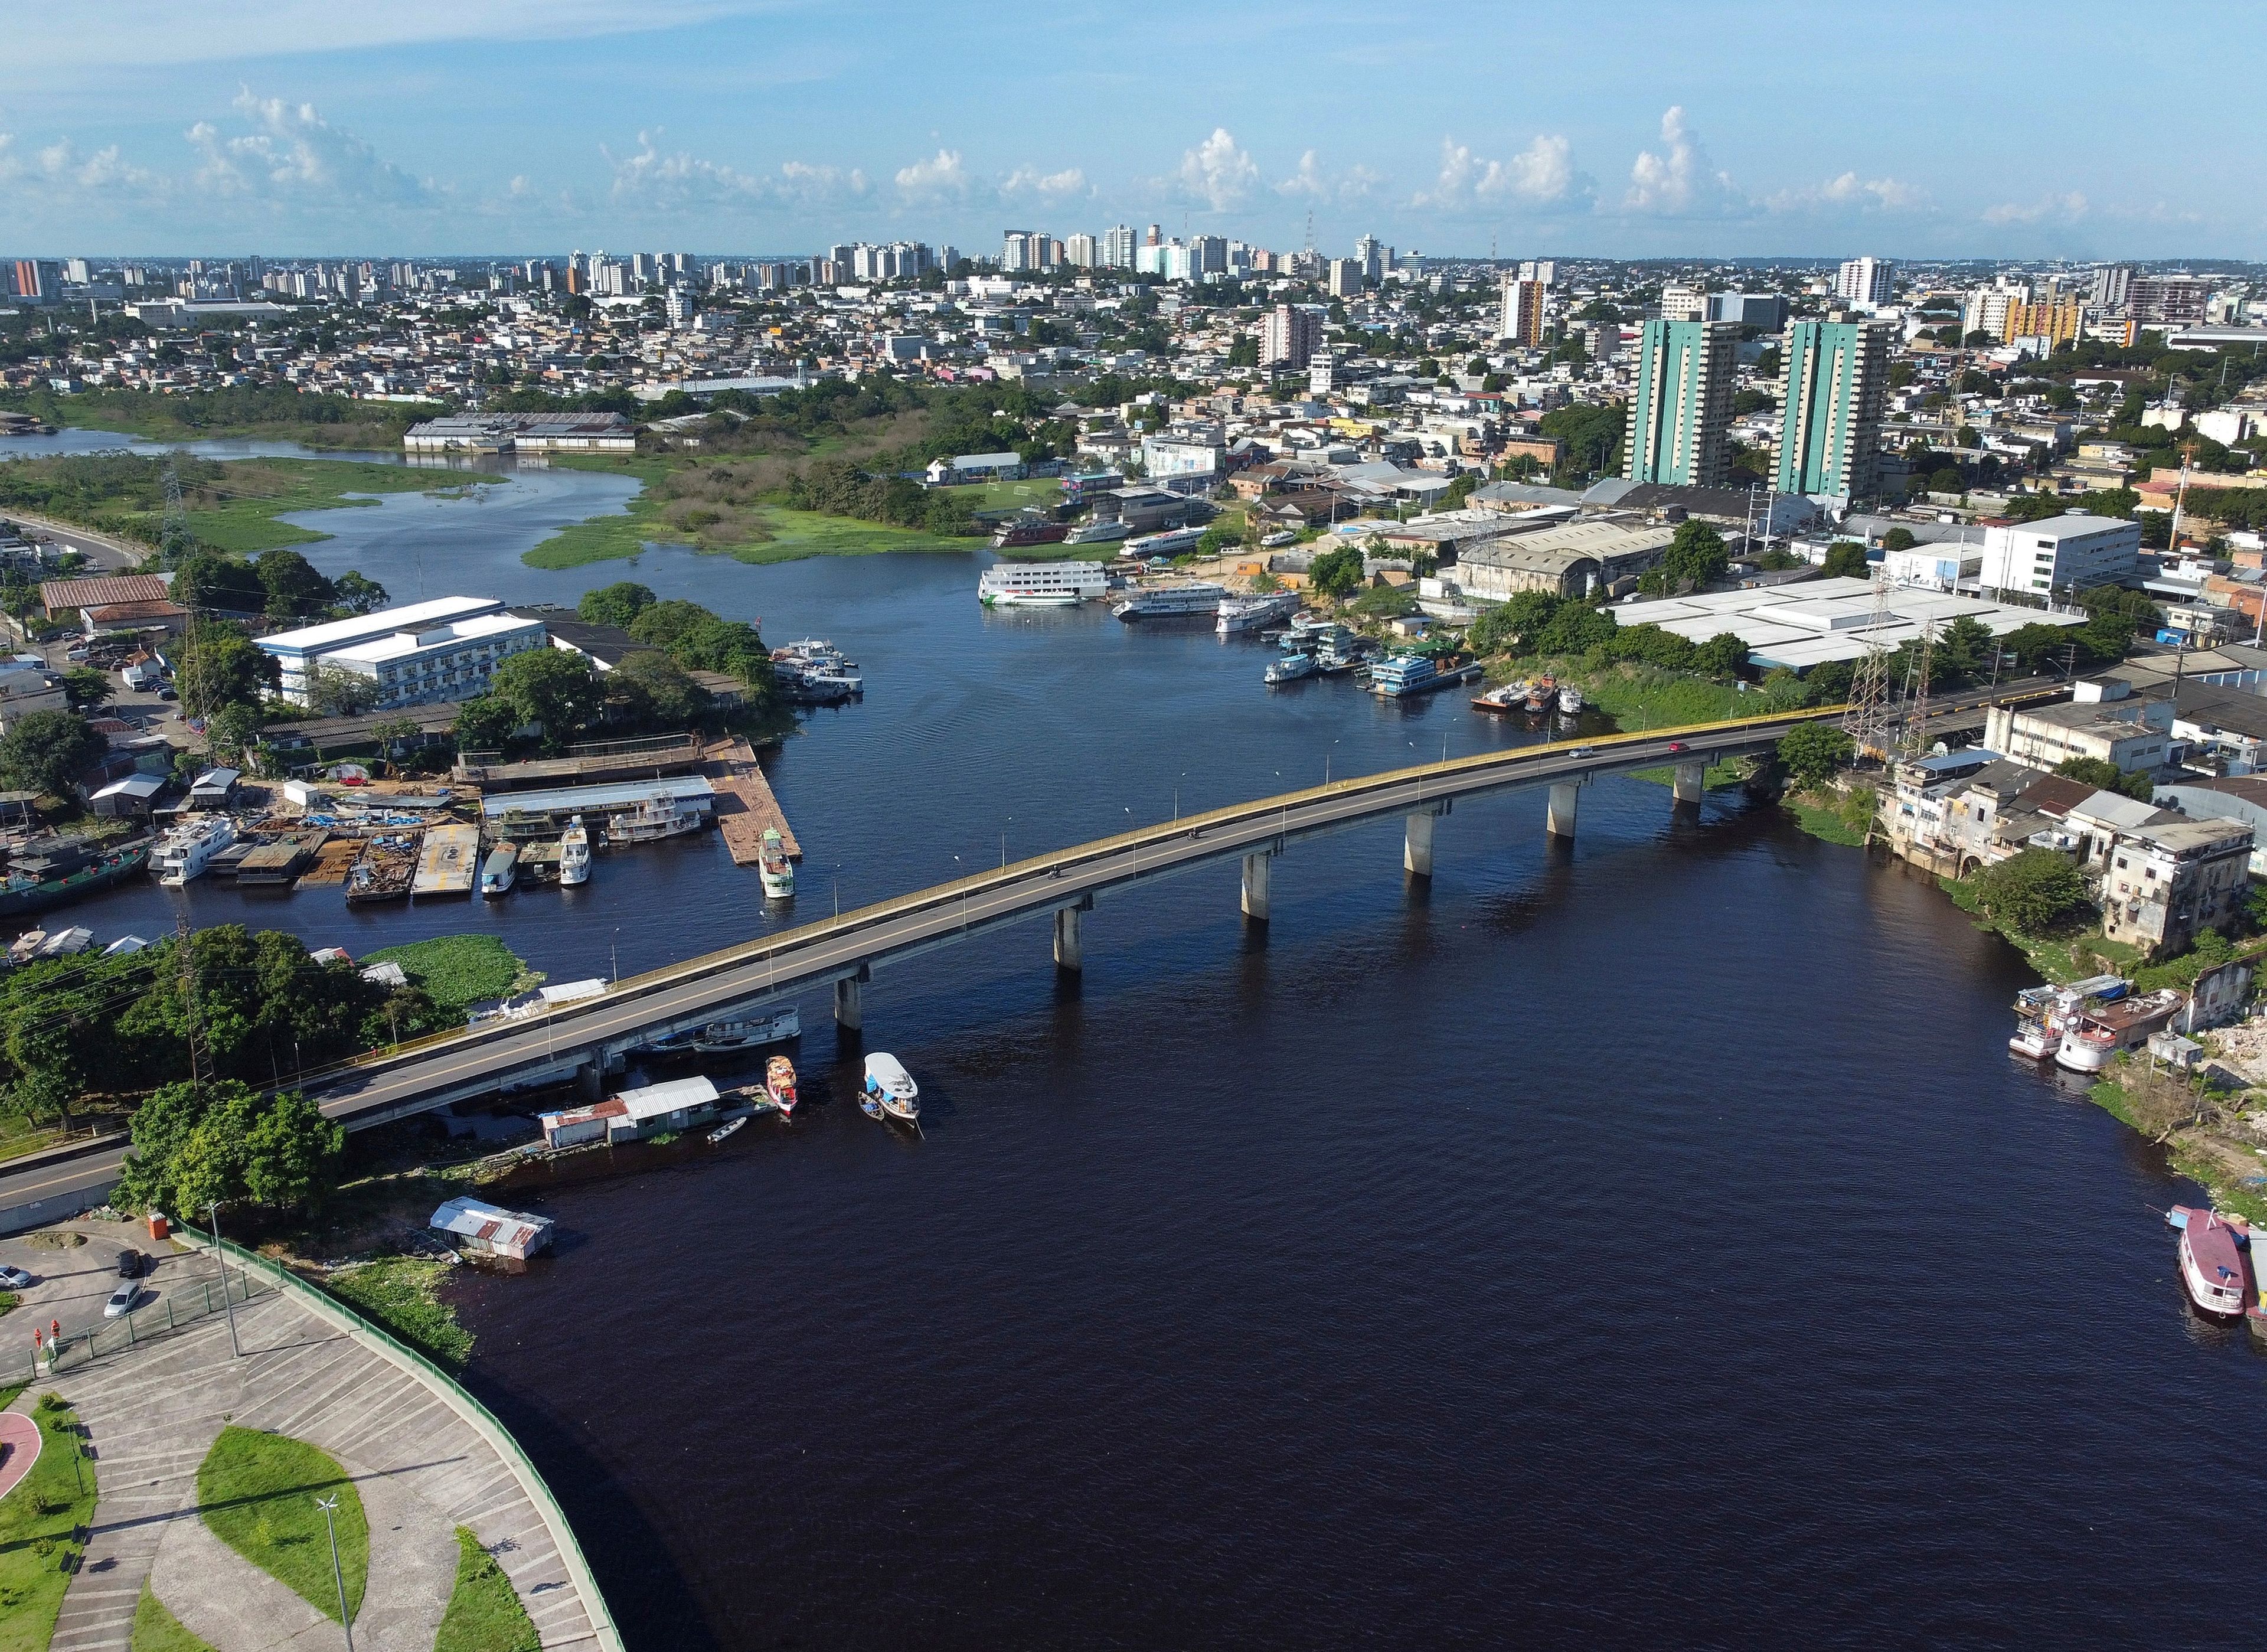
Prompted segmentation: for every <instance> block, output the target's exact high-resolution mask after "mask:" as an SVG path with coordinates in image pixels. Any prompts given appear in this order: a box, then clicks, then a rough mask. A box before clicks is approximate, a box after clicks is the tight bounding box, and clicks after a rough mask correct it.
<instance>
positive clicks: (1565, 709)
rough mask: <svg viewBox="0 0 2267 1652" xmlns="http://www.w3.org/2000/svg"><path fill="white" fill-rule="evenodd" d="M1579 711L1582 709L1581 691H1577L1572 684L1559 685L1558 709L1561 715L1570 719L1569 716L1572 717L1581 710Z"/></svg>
mask: <svg viewBox="0 0 2267 1652" xmlns="http://www.w3.org/2000/svg"><path fill="white" fill-rule="evenodd" d="M1581 709H1582V691H1581V689H1579V688H1577V687H1575V686H1574V684H1572V683H1561V684H1559V710H1560V711H1561V712H1562V713H1564V714H1565V715H1566V716H1570V717H1571V716H1574V714H1575V713H1576V712H1578V711H1580V710H1581Z"/></svg>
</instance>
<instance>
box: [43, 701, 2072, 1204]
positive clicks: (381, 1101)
mask: <svg viewBox="0 0 2267 1652" xmlns="http://www.w3.org/2000/svg"><path fill="white" fill-rule="evenodd" d="M2008 697H2009V696H2007V695H2006V694H2001V695H2000V696H1999V698H2002V699H2006V698H2008ZM2015 697H2017V698H2036V697H2038V696H2036V695H2020V696H2015ZM1991 698H1992V695H1991V694H1986V693H1977V694H1969V695H1965V696H1958V697H1955V698H1952V699H1949V700H1948V701H1941V702H1939V709H1940V710H1941V712H1944V713H1948V714H1954V715H1957V714H1958V713H1960V712H1961V711H1963V710H1964V709H1970V708H1972V707H1974V706H1977V705H1981V704H1982V703H1984V702H1985V701H1986V700H1988V699H1991ZM1844 710H1845V708H1843V707H1838V706H1837V707H1829V708H1824V709H1811V710H1801V711H1792V712H1786V713H1780V714H1777V715H1774V716H1762V717H1749V718H1743V719H1740V720H1737V721H1735V722H1728V723H1702V724H1697V725H1694V726H1691V727H1689V728H1673V729H1661V730H1654V731H1645V732H1640V733H1635V734H1618V735H1609V736H1604V737H1601V738H1595V739H1589V740H1562V741H1555V742H1552V743H1549V744H1544V745H1526V746H1519V747H1515V748H1512V749H1510V750H1506V751H1497V752H1488V753H1480V754H1478V755H1476V756H1471V757H1459V758H1451V759H1449V760H1446V761H1443V762H1438V763H1422V764H1419V765H1417V766H1416V767H1411V768H1400V769H1393V770H1389V771H1387V772H1385V773H1383V774H1376V775H1360V776H1356V777H1354V778H1350V779H1346V780H1339V781H1333V782H1330V783H1328V784H1326V785H1322V786H1316V787H1311V788H1309V789H1304V790H1300V791H1292V792H1286V793H1283V794H1282V795H1280V796H1279V797H1263V798H1259V799H1258V800H1256V801H1254V802H1251V803H1243V804H1231V805H1230V806H1229V807H1227V808H1223V809H1214V810H1212V811H1208V812H1207V813H1203V814H1196V815H1187V816H1183V817H1181V818H1179V819H1175V820H1173V821H1170V822H1161V823H1159V824H1157V825H1155V826H1142V827H1139V828H1136V829H1134V830H1133V831H1129V832H1125V833H1119V834H1118V835H1116V836H1114V837H1107V838H1102V839H1098V840H1097V841H1093V842H1089V843H1081V844H1077V845H1075V846H1073V847H1071V848H1063V849H1057V850H1053V851H1051V852H1049V853H1047V854H1045V855H1036V856H1034V857H1032V858H1031V859H1028V860H1023V861H1016V862H1011V863H1008V864H1006V865H1004V866H1001V867H1000V868H998V869H997V870H985V871H982V872H979V873H976V874H974V875H972V876H970V877H962V878H958V879H956V880H955V881H953V882H950V883H946V884H939V885H935V886H933V887H931V888H928V889H923V890H919V891H916V892H913V893H911V894H906V895H901V896H899V897H897V898H895V899H889V900H884V901H880V902H877V903H875V904H874V905H871V906H868V907H859V908H857V909H855V910H854V911H850V912H845V913H842V914H839V915H838V916H835V917H832V918H828V919H825V920H822V921H818V922H816V923H811V924H805V925H802V926H799V927H797V928H796V929H787V930H783V931H781V932H780V933H779V934H777V935H775V936H772V937H770V938H769V939H767V940H763V941H758V942H751V943H745V944H743V945H739V946H735V947H729V948H726V949H725V950H723V951H717V952H711V953H708V954H706V955H704V956H701V957H699V958H688V959H686V960H685V961H683V962H681V963H677V964H672V965H669V966H665V967H664V968H661V969H657V970H652V971H649V972H647V973H644V974H642V975H635V976H631V977H629V978H628V979H627V980H621V981H619V982H616V983H614V984H613V986H611V987H610V988H608V989H607V990H606V991H605V993H604V994H603V995H599V996H598V997H595V998H591V999H585V1000H582V1001H580V1002H575V1003H571V1004H565V1005H561V1006H560V1007H558V1008H556V1009H554V1010H549V1011H547V1012H546V1013H544V1014H541V1015H539V1016H537V1017H532V1018H525V1019H517V1020H513V1021H510V1022H505V1023H501V1024H494V1023H492V1024H485V1025H482V1026H479V1027H473V1028H469V1029H465V1030H462V1031H451V1032H444V1033H438V1034H435V1035H433V1036H431V1037H429V1038H427V1039H421V1040H418V1041H415V1042H413V1043H409V1044H404V1045H400V1046H394V1047H392V1048H388V1049H385V1050H380V1051H373V1052H371V1053H370V1054H367V1055H364V1056H363V1057H361V1058H359V1059H358V1060H356V1061H351V1062H348V1063H344V1064H342V1065H341V1066H339V1067H336V1068H327V1069H320V1070H316V1071H311V1072H308V1073H304V1074H300V1075H296V1076H294V1079H293V1083H295V1084H297V1085H298V1086H300V1087H303V1088H304V1090H306V1092H307V1093H308V1094H309V1095H310V1096H312V1097H314V1098H316V1099H317V1100H318V1102H319V1105H321V1107H322V1110H323V1112H325V1113H326V1115H328V1116H329V1117H331V1118H334V1119H337V1120H340V1121H341V1122H342V1123H344V1124H345V1125H346V1126H347V1127H348V1129H350V1130H351V1129H362V1128H366V1127H370V1126H372V1125H378V1124H384V1123H386V1122H389V1121H391V1120H396V1119H401V1118H405V1117H407V1116H409V1115H411V1114H413V1113H418V1112H427V1111H429V1110H431V1109H434V1108H437V1107H442V1106H445V1105H449V1104H450V1103H451V1102H456V1101H465V1100H471V1099H474V1098H481V1097H494V1096H497V1095H500V1094H502V1093H503V1090H504V1088H505V1086H507V1085H510V1087H512V1088H514V1089H523V1088H532V1087H535V1086H538V1085H546V1084H553V1083H565V1082H569V1081H579V1082H580V1083H582V1084H583V1087H584V1089H585V1091H586V1093H587V1094H589V1095H591V1096H592V1097H593V1098H595V1097H597V1096H598V1095H599V1094H600V1093H602V1091H603V1089H604V1085H605V1075H606V1074H607V1073H609V1072H611V1071H618V1070H620V1069H621V1068H624V1067H625V1066H627V1061H628V1058H629V1055H630V1054H631V1052H633V1051H634V1050H635V1049H637V1048H638V1047H639V1046H642V1045H643V1044H646V1043H648V1042H649V1041H651V1040H653V1039H660V1038H665V1037H668V1036H670V1035H671V1034H673V1033H679V1032H691V1031H694V1030H697V1029H699V1028H701V1027H703V1026H706V1025H708V1024H709V1023H711V1022H715V1021H720V1020H729V1019H731V1018H733V1017H735V1016H737V1015H741V1014H747V1013H755V1012H760V1011H762V1010H765V1009H766V1008H767V1007H769V1006H770V1005H771V1004H772V1003H773V1002H774V1001H784V1000H785V999H787V998H789V996H791V995H795V994H797V993H801V992H806V991H809V990H811V989H812V988H818V987H827V986H831V987H832V988H833V1005H834V1016H835V1019H836V1020H837V1022H838V1023H840V1024H841V1025H842V1026H843V1027H844V1028H846V1029H847V1030H850V1031H852V1032H856V1031H858V1030H860V1029H862V1026H863V1024H864V1019H865V1007H866V1006H865V999H866V988H867V986H868V985H869V982H870V981H871V980H872V978H873V973H874V971H875V970H876V969H877V967H880V966H884V965H885V964H889V963H893V962H897V961H899V960H902V959H904V958H912V957H914V956H917V955H919V954H921V953H922V952H926V951H932V950H934V949H935V948H938V947H943V946H949V945H952V944H955V943H958V942H960V941H963V940H965V939H967V938H968V937H969V936H973V935H978V934H982V933H985V932H987V931H988V930H992V929H1000V928H1002V927H1005V926H1007V925H1009V924H1015V923H1020V922H1024V921H1031V920H1033V919H1036V918H1039V917H1043V916H1045V917H1051V919H1052V921H1053V962H1054V966H1055V967H1056V968H1058V969H1061V970H1067V971H1074V972H1075V971H1077V970H1079V969H1080V968H1082V966H1083V962H1084V933H1085V924H1086V915H1087V914H1089V913H1090V912H1091V911H1093V910H1094V907H1095V902H1096V899H1097V897H1098V896H1100V895H1103V894H1106V893H1111V894H1114V893H1116V892H1119V891H1122V890H1126V889H1128V888H1131V887H1133V886H1135V885H1140V884H1143V883H1148V882H1151V881H1154V880H1156V879H1158V878H1163V877H1170V876H1173V875H1174V874H1176V873H1179V872H1184V871H1187V870H1192V868H1195V867H1198V866H1201V865H1204V864H1207V863H1211V862H1214V861H1217V860H1221V859H1223V858H1226V857H1229V856H1235V857H1236V858H1238V859H1239V860H1240V861H1241V862H1242V868H1243V877H1242V880H1241V885H1240V892H1239V905H1240V907H1241V910H1242V913H1243V915H1244V918H1245V919H1246V920H1247V921H1254V922H1259V923H1265V922H1266V921H1267V916H1268V904H1269V891H1270V885H1271V882H1272V879H1273V863H1274V862H1275V860H1276V859H1277V858H1278V857H1279V856H1280V855H1283V854H1284V853H1285V852H1286V850H1288V848H1290V846H1291V845H1292V844H1293V843H1294V842H1295V841H1298V840H1301V839H1304V838H1310V837H1313V836H1316V835H1318V834H1321V833H1330V832H1334V831H1339V830H1343V829H1346V828H1348V827H1353V826H1361V825H1362V824H1364V823H1367V822H1368V821H1372V820H1376V819H1387V818H1392V817H1396V816H1398V817H1400V818H1401V819H1402V821H1403V840H1402V856H1401V864H1402V870H1404V871H1405V872H1406V873H1408V874H1411V875H1413V876H1416V877H1431V876H1432V872H1433V863H1434V848H1435V834H1436V828H1437V825H1438V822H1439V821H1440V820H1441V819H1443V818H1444V817H1446V816H1448V815H1449V814H1450V813H1451V812H1452V811H1454V808H1455V806H1456V802H1457V800H1458V799H1460V798H1464V797H1478V796H1481V795H1484V794H1486V793H1489V792H1496V791H1508V790H1514V789H1535V788H1544V787H1547V788H1548V789H1549V791H1550V798H1549V807H1548V811H1547V813H1546V816H1545V830H1546V831H1547V832H1549V833H1551V834H1552V835H1553V836H1556V837H1559V838H1563V839H1571V838H1572V837H1573V836H1574V831H1575V825H1576V821H1577V819H1578V817H1579V814H1580V811H1581V793H1582V789H1583V788H1584V787H1585V786H1587V785H1588V784H1590V783H1592V782H1595V781H1597V780H1599V779H1602V778H1603V777H1605V776H1607V775H1623V774H1628V773H1630V772H1632V771H1634V770H1639V769H1656V768H1663V767H1666V768H1670V769H1672V770H1673V771H1674V784H1673V786H1672V788H1671V796H1672V797H1673V798H1674V799H1675V800H1676V802H1679V803H1688V802H1689V803H1697V802H1698V801H1699V798H1700V796H1701V788H1702V781H1703V777H1704V775H1706V770H1707V767H1708V766H1709V765H1710V764H1712V763H1715V762H1720V761H1722V760H1726V759H1728V758H1734V757H1740V756H1746V755H1750V754H1754V753H1763V752H1767V751H1769V750H1771V749H1772V747H1773V746H1774V745H1777V744H1778V742H1779V739H1780V738H1781V737H1782V736H1784V735H1786V734H1787V733H1789V732H1790V731H1793V730H1795V729H1798V728H1801V727H1803V726H1804V725H1806V724H1808V723H1820V722H1832V721H1834V720H1836V719H1838V717H1840V716H1842V714H1843V712H1844ZM124 1153H125V1148H124V1142H123V1140H122V1138H110V1139H109V1140H108V1141H106V1142H99V1143H88V1144H85V1145H84V1147H83V1148H82V1149H78V1150H77V1152H76V1154H74V1155H73V1156H69V1157H64V1156H62V1154H61V1153H60V1152H58V1153H56V1154H54V1155H46V1156H40V1159H41V1160H43V1161H45V1162H43V1163H27V1164H26V1165H25V1166H23V1167H22V1168H20V1169H18V1170H17V1171H14V1172H12V1173H10V1174H7V1175H4V1176H0V1231H5V1230H16V1229H19V1228H22V1227H28V1226H33V1225H37V1223H38V1222H44V1221H48V1220H53V1219H54V1218H55V1215H62V1214H68V1212H69V1211H70V1210H72V1209H76V1208H78V1207H79V1205H81V1204H83V1203H84V1202H85V1201H87V1200H90V1199H92V1198H96V1197H99V1195H100V1193H102V1192H104V1191H106V1189H107V1188H108V1187H110V1186H112V1185H113V1184H114V1183H115V1181H116V1180H117V1173H118V1171H117V1167H118V1164H119V1163H120V1161H121V1159H122V1158H123V1157H124Z"/></svg>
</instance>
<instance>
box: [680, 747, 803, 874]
mask: <svg viewBox="0 0 2267 1652" xmlns="http://www.w3.org/2000/svg"><path fill="white" fill-rule="evenodd" d="M702 769H703V772H704V773H705V774H707V775H708V779H709V781H710V782H711V783H712V784H714V785H715V788H716V827H717V830H719V831H721V832H722V833H723V834H724V847H725V848H728V849H730V851H731V853H732V864H733V865H735V866H753V865H755V864H756V863H757V861H758V860H759V857H760V855H761V853H762V849H763V842H764V833H765V831H766V830H767V829H768V830H771V831H774V832H777V833H779V834H780V839H781V841H782V842H783V843H784V844H785V845H786V846H787V854H788V858H789V860H793V861H799V860H801V859H802V858H803V845H802V844H800V843H798V842H797V841H796V836H795V828H794V827H793V826H789V825H788V823H787V814H786V811H784V810H782V809H781V807H780V805H779V799H778V798H777V797H774V796H773V795H772V787H771V782H769V781H767V780H766V779H765V778H764V771H763V769H762V768H761V767H759V765H758V764H757V762H756V754H755V753H754V751H753V750H752V749H751V748H750V747H749V745H748V743H747V741H745V739H734V740H728V741H724V742H723V743H721V744H719V745H712V746H710V747H709V748H708V762H707V763H706V764H704V765H703V766H702Z"/></svg>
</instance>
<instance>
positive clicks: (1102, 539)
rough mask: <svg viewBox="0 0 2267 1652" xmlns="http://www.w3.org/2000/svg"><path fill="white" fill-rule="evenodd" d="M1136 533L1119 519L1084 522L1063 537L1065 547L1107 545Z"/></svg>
mask: <svg viewBox="0 0 2267 1652" xmlns="http://www.w3.org/2000/svg"><path fill="white" fill-rule="evenodd" d="M1131 532H1133V525H1132V524H1131V523H1128V522H1125V521H1122V520H1120V519H1119V518H1115V517H1113V518H1111V519H1110V520H1109V521H1107V522H1082V523H1080V524H1079V525H1077V526H1076V527H1075V528H1073V529H1072V530H1071V531H1070V532H1068V533H1066V534H1065V535H1063V543H1064V544H1065V545H1107V544H1109V543H1110V542H1111V540H1122V539H1124V538H1125V537H1126V535H1127V534H1129V533H1131Z"/></svg>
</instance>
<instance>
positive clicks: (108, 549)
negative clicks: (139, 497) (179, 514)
mask: <svg viewBox="0 0 2267 1652" xmlns="http://www.w3.org/2000/svg"><path fill="white" fill-rule="evenodd" d="M0 517H4V518H6V519H7V520H8V521H10V522H14V523H18V524H20V525H22V526H24V527H26V528H30V529H33V530H34V531H35V532H38V533H39V534H40V535H41V536H42V537H43V538H46V539H49V540H54V541H55V543H56V544H57V545H59V546H61V547H63V548H64V549H65V550H70V551H77V553H78V554H80V555H82V556H84V557H85V558H86V562H87V571H88V572H90V573H100V574H116V573H122V572H125V571H126V570H128V569H135V568H139V567H140V566H141V565H142V559H143V557H145V556H147V555H148V554H150V552H149V547H147V546H143V545H136V543H134V541H133V540H121V539H117V538H114V536H112V535H110V534H107V533H97V532H95V531H94V530H93V529H92V528H83V527H80V526H79V525H77V524H76V523H71V522H58V521H56V520H55V518H53V517H34V516H26V514H25V513H24V512H23V511H21V510H12V509H11V510H6V511H0Z"/></svg>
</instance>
